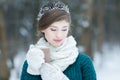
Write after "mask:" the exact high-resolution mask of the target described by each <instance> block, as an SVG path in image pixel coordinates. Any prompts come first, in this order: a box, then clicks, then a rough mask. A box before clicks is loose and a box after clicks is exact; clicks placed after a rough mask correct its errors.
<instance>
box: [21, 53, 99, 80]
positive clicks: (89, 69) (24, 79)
mask: <svg viewBox="0 0 120 80" xmlns="http://www.w3.org/2000/svg"><path fill="white" fill-rule="evenodd" d="M27 67H28V64H27V61H25V62H24V64H23V68H22V73H21V77H20V80H42V79H41V76H40V75H31V74H29V73H27ZM64 74H65V75H66V76H67V77H68V78H69V79H70V80H97V79H96V73H95V70H94V66H93V63H92V60H91V59H90V57H88V56H87V55H85V54H79V55H78V58H77V60H76V61H75V62H74V63H73V64H72V65H70V66H69V67H68V68H67V69H66V70H65V71H64Z"/></svg>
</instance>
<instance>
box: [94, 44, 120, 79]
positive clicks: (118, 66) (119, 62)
mask: <svg viewBox="0 0 120 80" xmlns="http://www.w3.org/2000/svg"><path fill="white" fill-rule="evenodd" d="M103 53H104V55H100V54H99V53H97V52H96V55H95V59H94V65H95V69H96V73H97V78H98V80H120V46H113V47H109V46H108V45H105V46H104V48H103Z"/></svg>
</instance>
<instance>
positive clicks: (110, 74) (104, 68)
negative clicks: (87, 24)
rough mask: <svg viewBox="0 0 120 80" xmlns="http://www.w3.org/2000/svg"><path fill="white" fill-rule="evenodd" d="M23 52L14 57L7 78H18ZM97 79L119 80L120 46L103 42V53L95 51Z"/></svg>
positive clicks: (13, 79)
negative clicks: (12, 66)
mask: <svg viewBox="0 0 120 80" xmlns="http://www.w3.org/2000/svg"><path fill="white" fill-rule="evenodd" d="M24 59H25V52H24V51H21V52H19V53H18V54H17V55H16V57H15V58H14V64H15V65H14V66H15V68H14V69H12V70H11V76H10V79H9V80H19V77H20V72H21V68H22V64H23V61H24ZM93 64H94V67H95V70H96V74H97V80H120V46H116V45H114V46H112V47H110V46H109V45H107V44H104V47H103V53H102V54H100V53H99V52H97V51H96V52H95V57H94V61H93Z"/></svg>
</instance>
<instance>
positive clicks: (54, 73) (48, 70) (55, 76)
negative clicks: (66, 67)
mask: <svg viewBox="0 0 120 80" xmlns="http://www.w3.org/2000/svg"><path fill="white" fill-rule="evenodd" d="M40 73H41V77H42V80H69V79H68V77H67V76H66V75H64V73H63V72H62V71H61V70H60V69H59V68H58V67H57V66H53V65H50V64H49V63H43V65H42V66H41V69H40Z"/></svg>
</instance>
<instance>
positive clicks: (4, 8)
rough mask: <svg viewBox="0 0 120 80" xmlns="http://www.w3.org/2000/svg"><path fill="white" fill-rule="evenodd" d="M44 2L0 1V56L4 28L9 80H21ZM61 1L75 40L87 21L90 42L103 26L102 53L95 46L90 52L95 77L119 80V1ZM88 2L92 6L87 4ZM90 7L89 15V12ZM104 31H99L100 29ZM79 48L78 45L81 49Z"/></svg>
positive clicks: (24, 0) (78, 37) (23, 0)
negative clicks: (66, 8)
mask: <svg viewBox="0 0 120 80" xmlns="http://www.w3.org/2000/svg"><path fill="white" fill-rule="evenodd" d="M46 1H48V0H0V59H1V53H2V48H1V43H3V42H5V41H3V42H1V40H2V39H1V32H2V31H3V32H4V36H5V37H6V43H5V45H6V44H7V46H6V48H7V49H6V50H7V51H8V53H7V54H8V60H7V65H8V66H9V69H10V78H9V80H19V79H20V72H21V69H22V65H23V62H24V60H25V56H26V53H27V50H28V47H29V44H31V43H33V42H35V41H36V33H35V31H36V29H35V27H34V26H35V20H36V16H37V14H38V12H39V7H40V6H41V5H42V4H43V3H44V2H46ZM61 1H63V2H65V3H67V4H68V6H69V7H70V10H71V14H72V19H73V20H72V21H73V23H74V25H72V26H74V27H75V28H73V29H74V30H75V31H74V36H76V38H77V39H76V40H77V41H78V42H80V41H79V39H80V38H81V36H82V35H81V34H82V31H84V30H85V29H86V28H89V27H91V26H90V22H92V23H91V24H92V30H93V35H92V36H91V37H90V38H89V39H93V37H94V41H95V42H94V41H93V43H96V42H97V41H96V40H97V39H98V37H99V36H100V35H99V33H98V32H99V30H98V28H99V29H101V27H102V28H103V30H104V32H105V33H104V41H103V42H104V43H103V45H102V53H100V52H98V51H97V50H96V47H95V46H94V51H93V54H94V59H93V64H94V67H95V70H96V74H97V80H120V37H119V36H120V9H119V8H120V0H74V3H75V4H73V3H72V1H73V0H61ZM84 1H85V2H84ZM90 1H91V3H92V4H93V7H91V6H90ZM93 9H94V11H93V12H92V14H91V13H90V14H88V13H89V11H90V10H91V11H92V10H93ZM87 12H88V13H87ZM86 13H87V14H88V15H86ZM92 15H93V16H92ZM1 16H2V17H1ZM88 16H90V17H91V16H92V19H91V21H89V20H88V19H89V18H88ZM99 16H100V17H99ZM1 24H2V25H1ZM1 26H2V27H1ZM1 28H4V29H1ZM103 30H101V31H102V32H103ZM102 32H101V33H102ZM85 33H86V32H85ZM85 33H83V35H84V34H85ZM78 34H79V35H78ZM90 34H92V32H91V33H90ZM84 41H85V39H84ZM96 44H97V43H96ZM96 44H93V45H96ZM3 47H4V46H3ZM82 49H83V48H81V47H80V50H82ZM1 62H3V60H2V61H1ZM0 69H2V68H0Z"/></svg>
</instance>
